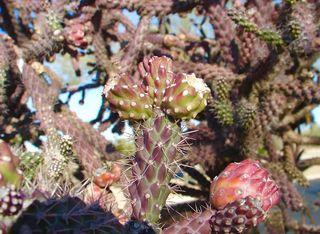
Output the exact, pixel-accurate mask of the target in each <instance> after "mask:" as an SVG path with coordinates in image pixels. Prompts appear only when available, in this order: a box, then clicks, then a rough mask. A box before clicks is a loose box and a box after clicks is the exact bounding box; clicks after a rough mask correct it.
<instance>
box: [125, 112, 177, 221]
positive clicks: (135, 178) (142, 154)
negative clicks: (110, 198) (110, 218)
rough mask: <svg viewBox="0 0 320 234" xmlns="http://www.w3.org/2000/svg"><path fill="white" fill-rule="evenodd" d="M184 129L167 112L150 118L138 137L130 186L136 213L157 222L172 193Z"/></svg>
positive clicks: (144, 218)
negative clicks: (170, 185) (173, 176)
mask: <svg viewBox="0 0 320 234" xmlns="http://www.w3.org/2000/svg"><path fill="white" fill-rule="evenodd" d="M180 141H181V135H180V129H179V127H178V126H177V125H176V124H175V123H171V122H170V121H169V120H168V119H167V118H166V117H165V116H164V115H162V114H159V115H158V116H157V117H155V118H152V119H149V120H148V121H146V122H145V123H144V124H143V126H142V127H141V130H140V131H138V136H137V140H136V143H137V152H136V154H135V156H134V163H133V166H132V182H131V185H130V187H129V191H130V195H131V198H132V204H133V205H132V206H133V216H134V218H136V219H139V220H147V221H149V222H150V223H151V224H155V223H156V222H157V221H158V219H159V215H160V211H161V209H162V207H163V206H164V204H165V201H166V199H167V197H168V195H169V193H170V188H169V187H168V183H169V181H170V179H171V178H172V175H173V173H174V172H175V169H176V164H175V157H176V154H177V151H178V147H179V146H178V145H179V142H180Z"/></svg>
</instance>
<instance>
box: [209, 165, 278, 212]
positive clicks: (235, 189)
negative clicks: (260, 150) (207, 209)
mask: <svg viewBox="0 0 320 234" xmlns="http://www.w3.org/2000/svg"><path fill="white" fill-rule="evenodd" d="M248 196H251V197H252V198H254V199H257V200H258V201H260V203H261V208H262V209H263V211H265V212H266V211H268V210H269V209H270V208H271V207H273V206H274V205H276V204H277V203H278V202H279V199H280V194H279V188H278V186H277V185H276V183H275V182H274V181H273V180H272V179H271V177H270V174H269V172H268V171H267V170H266V169H265V168H262V167H261V165H260V164H259V163H258V161H255V160H252V159H247V160H244V161H242V162H240V163H231V164H229V165H228V166H227V167H226V168H225V169H224V170H223V171H222V172H221V173H220V175H219V176H217V177H216V178H215V179H214V180H213V182H212V183H211V188H210V200H211V204H212V205H213V207H214V208H216V209H218V210H221V209H223V208H225V207H226V206H227V205H228V204H229V203H232V202H235V201H237V200H239V199H243V198H246V197H248Z"/></svg>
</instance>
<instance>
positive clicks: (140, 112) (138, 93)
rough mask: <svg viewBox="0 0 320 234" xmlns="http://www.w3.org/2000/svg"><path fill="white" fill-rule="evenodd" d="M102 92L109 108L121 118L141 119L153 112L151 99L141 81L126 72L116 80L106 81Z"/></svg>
mask: <svg viewBox="0 0 320 234" xmlns="http://www.w3.org/2000/svg"><path fill="white" fill-rule="evenodd" d="M104 94H105V96H106V99H107V101H108V102H109V103H110V108H111V109H112V110H113V111H116V112H117V113H118V114H119V116H120V117H121V118H124V119H132V120H142V119H147V118H149V117H151V116H152V114H153V108H152V104H153V100H152V99H151V98H150V96H149V94H148V93H146V92H145V89H144V87H143V85H142V83H141V82H137V81H134V80H133V79H132V78H131V77H130V76H128V75H126V74H123V75H122V76H121V77H120V78H119V80H118V81H115V80H113V81H111V82H109V83H107V84H106V86H105V88H104Z"/></svg>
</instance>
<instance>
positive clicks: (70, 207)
mask: <svg viewBox="0 0 320 234" xmlns="http://www.w3.org/2000/svg"><path fill="white" fill-rule="evenodd" d="M9 233H106V234H122V233H125V230H124V227H123V226H122V225H121V224H120V223H119V221H118V220H117V218H116V217H114V216H113V215H112V213H110V212H105V211H104V210H103V209H102V208H101V207H99V205H98V204H96V203H94V204H92V205H86V204H85V203H84V202H83V201H82V200H80V199H79V198H77V197H63V198H61V199H49V200H46V201H44V202H40V201H38V200H36V201H34V202H33V203H32V204H31V205H30V206H29V207H28V208H27V209H26V210H25V211H24V212H22V214H21V215H20V216H19V218H18V220H17V221H16V222H15V224H14V225H13V226H12V227H11V230H9Z"/></svg>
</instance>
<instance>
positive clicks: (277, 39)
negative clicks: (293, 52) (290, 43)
mask: <svg viewBox="0 0 320 234" xmlns="http://www.w3.org/2000/svg"><path fill="white" fill-rule="evenodd" d="M256 35H257V36H258V37H259V38H260V39H261V40H263V41H265V42H267V43H270V44H272V45H275V46H282V45H283V44H284V41H283V39H282V37H281V35H280V34H279V33H278V32H275V31H271V30H269V29H264V30H258V31H257V32H256Z"/></svg>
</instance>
